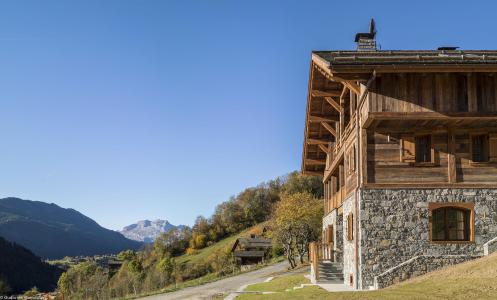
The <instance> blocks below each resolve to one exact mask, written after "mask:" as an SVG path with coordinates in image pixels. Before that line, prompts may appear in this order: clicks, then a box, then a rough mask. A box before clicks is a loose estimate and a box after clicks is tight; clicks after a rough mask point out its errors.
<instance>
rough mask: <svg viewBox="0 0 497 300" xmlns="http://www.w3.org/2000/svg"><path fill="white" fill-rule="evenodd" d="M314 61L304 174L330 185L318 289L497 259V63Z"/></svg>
mask: <svg viewBox="0 0 497 300" xmlns="http://www.w3.org/2000/svg"><path fill="white" fill-rule="evenodd" d="M375 33H376V32H375V30H374V23H373V22H372V24H371V29H370V32H369V33H364V34H357V36H356V42H357V43H358V45H357V50H356V51H315V52H313V53H312V58H311V66H310V78H309V85H308V86H309V91H308V99H307V113H306V123H305V133H304V135H305V137H304V145H303V158H302V173H304V174H312V175H320V176H323V183H324V187H325V197H324V208H325V215H324V217H323V238H322V241H320V242H317V241H316V242H313V243H311V245H310V255H311V261H312V264H311V265H312V268H311V273H312V274H311V276H312V279H313V281H318V282H319V281H331V280H335V281H336V280H339V281H343V282H344V283H345V284H348V285H351V286H353V287H354V288H356V289H371V288H382V287H385V286H388V285H390V284H392V283H395V282H398V281H402V280H405V279H408V278H410V277H413V276H417V275H420V274H423V273H426V272H429V271H431V270H434V269H437V268H440V267H442V266H445V265H449V264H455V263H459V262H463V261H466V260H470V259H473V258H475V257H480V256H483V255H486V254H488V253H489V252H492V249H493V248H497V51H474V50H470V51H466V50H464V51H461V50H457V48H454V47H441V48H439V49H437V50H421V51H417V50H416V51H404V50H396V51H385V50H377V49H376V42H375Z"/></svg>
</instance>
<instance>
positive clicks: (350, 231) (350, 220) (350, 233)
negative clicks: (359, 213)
mask: <svg viewBox="0 0 497 300" xmlns="http://www.w3.org/2000/svg"><path fill="white" fill-rule="evenodd" d="M353 239H354V215H353V214H352V213H350V214H349V215H348V216H347V240H349V241H352V240H353Z"/></svg>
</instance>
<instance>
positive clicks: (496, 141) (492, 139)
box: [488, 133, 497, 162]
mask: <svg viewBox="0 0 497 300" xmlns="http://www.w3.org/2000/svg"><path fill="white" fill-rule="evenodd" d="M488 150H489V151H488V153H489V158H490V162H497V133H491V134H489V135H488Z"/></svg>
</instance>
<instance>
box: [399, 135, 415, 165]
mask: <svg viewBox="0 0 497 300" xmlns="http://www.w3.org/2000/svg"><path fill="white" fill-rule="evenodd" d="M400 146H401V154H400V159H401V161H402V162H415V161H416V143H415V141H414V136H412V135H405V136H402V139H401V141H400Z"/></svg>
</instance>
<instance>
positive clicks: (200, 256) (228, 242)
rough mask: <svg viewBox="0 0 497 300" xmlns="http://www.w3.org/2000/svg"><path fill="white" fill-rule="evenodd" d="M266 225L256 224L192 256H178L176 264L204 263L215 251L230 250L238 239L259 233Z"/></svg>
mask: <svg viewBox="0 0 497 300" xmlns="http://www.w3.org/2000/svg"><path fill="white" fill-rule="evenodd" d="M264 225H266V223H260V224H257V225H255V226H253V227H251V228H248V229H246V230H244V231H242V232H240V233H238V234H235V235H232V236H230V237H227V238H225V239H222V240H220V241H218V242H216V243H214V244H212V245H210V246H209V247H205V248H203V249H200V250H196V252H195V253H194V254H190V255H188V254H184V255H182V256H179V257H178V258H177V259H176V262H177V263H180V264H196V263H201V262H204V261H206V260H207V259H208V258H209V257H210V256H211V255H213V254H214V253H216V252H217V251H222V250H224V249H227V248H231V247H232V246H233V243H235V241H236V239H237V238H240V237H248V236H250V234H251V233H253V232H261V231H262V228H263V227H264Z"/></svg>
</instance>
